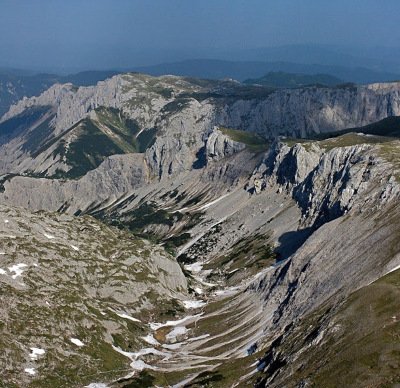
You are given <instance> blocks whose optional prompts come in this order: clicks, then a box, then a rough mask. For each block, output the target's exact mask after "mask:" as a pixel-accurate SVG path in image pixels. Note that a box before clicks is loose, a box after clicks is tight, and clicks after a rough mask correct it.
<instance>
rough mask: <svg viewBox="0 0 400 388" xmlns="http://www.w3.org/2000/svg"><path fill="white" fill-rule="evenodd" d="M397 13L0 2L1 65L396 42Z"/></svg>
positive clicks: (109, 1)
mask: <svg viewBox="0 0 400 388" xmlns="http://www.w3.org/2000/svg"><path fill="white" fill-rule="evenodd" d="M399 15H400V1H399V0H335V1H331V0H329V1H328V0H272V1H269V0H0V54H1V55H0V66H1V65H2V66H4V65H10V66H20V67H21V66H24V65H25V67H29V66H31V67H41V66H42V67H46V66H47V67H51V66H53V67H57V66H61V67H62V66H65V67H71V68H72V67H74V66H75V67H77V68H78V67H96V66H97V67H124V66H125V67H126V66H131V65H140V64H145V63H144V62H146V61H151V60H153V61H157V58H158V57H157V56H155V57H154V58H153V59H152V58H151V55H150V56H149V52H152V51H153V52H156V51H158V52H160V53H162V52H164V53H173V52H175V51H179V52H180V53H181V55H186V54H182V52H185V53H188V54H187V55H189V54H190V52H191V51H192V52H193V53H194V54H193V55H196V54H197V53H199V54H201V53H203V52H204V53H207V50H208V49H214V50H216V49H243V48H255V47H266V46H277V45H285V44H303V43H322V44H335V45H357V46H359V45H368V46H399V45H400V43H399V42H400V27H399ZM196 50H197V51H196ZM210 52H211V51H210ZM146 55H147V56H146ZM210 55H211V54H210ZM161 57H162V55H161V56H160V58H161ZM166 57H168V55H167V56H166ZM172 57H173V55H172V56H171V58H172Z"/></svg>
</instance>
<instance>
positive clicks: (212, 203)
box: [198, 193, 230, 210]
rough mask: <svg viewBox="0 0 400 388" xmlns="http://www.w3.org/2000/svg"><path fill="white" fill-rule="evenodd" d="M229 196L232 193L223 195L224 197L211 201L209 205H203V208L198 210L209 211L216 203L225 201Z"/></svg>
mask: <svg viewBox="0 0 400 388" xmlns="http://www.w3.org/2000/svg"><path fill="white" fill-rule="evenodd" d="M228 195H230V193H228V194H225V195H223V196H222V197H219V198H217V199H216V200H214V201H211V202H209V203H206V204H205V205H203V206H202V207H199V209H198V210H205V209H208V208H209V207H210V206H212V205H215V204H216V203H218V202H219V201H221V200H223V199H224V198H226V197H227V196H228Z"/></svg>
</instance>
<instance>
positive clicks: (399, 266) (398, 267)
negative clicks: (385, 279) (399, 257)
mask: <svg viewBox="0 0 400 388" xmlns="http://www.w3.org/2000/svg"><path fill="white" fill-rule="evenodd" d="M398 269H400V264H399V265H397V266H396V267H394V268H392V269H391V270H390V271H389V272H388V273H391V272H394V271H397V270H398Z"/></svg>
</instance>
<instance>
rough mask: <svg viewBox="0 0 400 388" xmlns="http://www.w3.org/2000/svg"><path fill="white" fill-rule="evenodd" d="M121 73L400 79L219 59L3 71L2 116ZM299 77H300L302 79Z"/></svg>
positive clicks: (362, 71) (301, 81) (299, 81)
mask: <svg viewBox="0 0 400 388" xmlns="http://www.w3.org/2000/svg"><path fill="white" fill-rule="evenodd" d="M121 72H139V73H145V74H149V75H153V76H159V75H165V74H171V75H177V76H186V77H195V78H205V79H214V80H220V79H226V78H232V79H235V80H238V81H241V82H243V81H246V80H249V79H251V80H253V81H254V80H255V79H258V78H261V77H264V76H265V75H266V74H268V73H271V72H273V73H277V72H281V73H292V74H297V76H294V79H293V76H290V77H288V76H284V77H283V78H286V79H285V80H283V79H280V80H278V78H279V77H281V76H278V75H277V74H275V75H274V76H273V78H274V79H273V80H272V79H269V80H268V82H269V85H270V86H273V87H291V86H302V85H308V84H313V83H320V84H323V85H328V86H329V85H335V84H337V83H343V82H353V83H357V84H367V83H374V82H388V81H394V80H399V79H400V74H395V73H390V72H382V71H378V70H371V69H368V68H363V67H358V68H350V67H344V66H336V65H319V64H304V63H303V64H302V63H291V62H262V61H226V60H217V59H192V60H184V61H180V62H170V63H161V64H158V65H151V66H141V67H132V68H124V69H115V70H104V71H100V70H96V71H84V72H80V73H76V74H70V75H57V74H48V73H43V74H34V73H32V72H30V71H27V70H18V69H5V68H0V116H2V115H3V114H4V113H5V112H7V110H8V109H9V107H10V106H11V105H12V104H14V103H16V102H17V101H19V100H20V99H21V98H23V97H31V96H35V95H39V94H40V93H41V92H43V91H44V90H46V89H48V88H49V87H50V86H51V85H53V84H55V83H69V82H70V83H73V84H74V85H76V86H89V85H95V84H96V83H97V82H98V81H102V80H104V79H106V78H109V77H112V76H113V75H115V74H118V73H121ZM299 75H301V76H300V77H299ZM321 75H323V78H322V79H321V78H320V77H321ZM310 76H311V77H310ZM269 77H271V76H269ZM290 78H292V79H290ZM253 81H251V82H253ZM246 82H249V81H246ZM254 82H256V83H261V84H265V85H266V84H268V83H263V82H265V80H264V81H262V80H258V81H254Z"/></svg>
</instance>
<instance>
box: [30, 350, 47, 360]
mask: <svg viewBox="0 0 400 388" xmlns="http://www.w3.org/2000/svg"><path fill="white" fill-rule="evenodd" d="M31 351H32V352H31V354H30V355H29V357H30V358H31V360H37V359H38V357H39V356H43V354H45V353H46V351H45V350H44V349H40V348H31Z"/></svg>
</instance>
